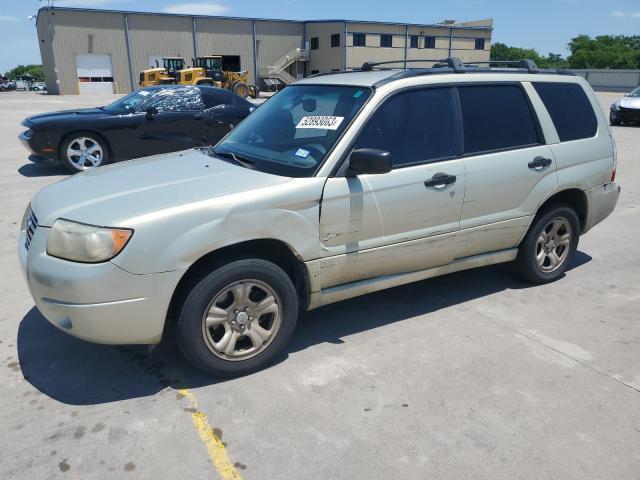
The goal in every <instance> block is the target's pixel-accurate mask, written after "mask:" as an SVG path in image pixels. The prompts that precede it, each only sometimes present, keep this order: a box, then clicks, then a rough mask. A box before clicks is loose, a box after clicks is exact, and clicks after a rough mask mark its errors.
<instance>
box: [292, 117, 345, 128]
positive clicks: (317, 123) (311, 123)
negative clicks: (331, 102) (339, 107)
mask: <svg viewBox="0 0 640 480" xmlns="http://www.w3.org/2000/svg"><path fill="white" fill-rule="evenodd" d="M343 120H344V117H334V116H330V115H313V116H311V117H302V118H301V119H300V121H299V122H298V125H296V128H322V129H325V130H336V129H337V128H338V127H339V126H340V124H341V123H342V121H343Z"/></svg>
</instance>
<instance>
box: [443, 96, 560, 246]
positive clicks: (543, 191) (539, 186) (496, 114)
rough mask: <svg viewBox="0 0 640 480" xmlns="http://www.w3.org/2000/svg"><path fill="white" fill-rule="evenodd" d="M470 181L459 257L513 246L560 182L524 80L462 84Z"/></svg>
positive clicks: (466, 163) (468, 179)
mask: <svg viewBox="0 0 640 480" xmlns="http://www.w3.org/2000/svg"><path fill="white" fill-rule="evenodd" d="M458 94H459V98H460V110H461V117H462V125H463V133H464V156H465V158H464V165H465V170H466V173H467V184H466V191H465V196H464V206H463V209H462V216H461V219H460V228H461V231H460V237H459V240H460V241H459V242H458V250H457V253H456V257H465V256H469V255H475V254H479V253H486V252H492V251H497V250H503V249H507V248H512V247H515V246H516V245H517V244H518V242H519V241H520V239H521V237H522V236H523V235H524V233H525V232H526V230H527V228H528V226H529V224H530V222H531V219H532V215H534V214H535V212H536V209H537V206H538V205H539V204H540V201H541V199H544V198H545V197H546V195H547V194H548V192H551V191H553V190H554V189H555V186H556V184H557V181H558V180H557V174H556V161H555V158H554V156H553V153H552V151H551V149H550V148H549V147H548V146H547V145H545V141H544V138H543V135H542V131H541V128H540V125H539V122H538V119H537V117H536V114H535V111H534V109H533V107H532V105H531V102H530V100H529V97H528V96H527V94H526V92H525V90H524V87H523V86H522V84H520V83H500V84H478V85H468V86H467V85H465V86H460V87H459V88H458Z"/></svg>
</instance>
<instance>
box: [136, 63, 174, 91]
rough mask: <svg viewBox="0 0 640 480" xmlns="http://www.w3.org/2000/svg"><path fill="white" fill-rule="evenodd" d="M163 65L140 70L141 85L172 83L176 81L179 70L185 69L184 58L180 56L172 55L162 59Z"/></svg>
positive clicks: (139, 83) (139, 82)
mask: <svg viewBox="0 0 640 480" xmlns="http://www.w3.org/2000/svg"><path fill="white" fill-rule="evenodd" d="M162 63H163V66H162V67H161V66H160V65H158V62H157V61H156V68H149V69H147V70H143V71H142V72H140V80H139V81H138V85H140V86H141V87H151V86H153V85H171V84H174V83H177V82H176V76H177V72H179V71H181V70H182V69H184V59H183V58H180V57H170V58H163V59H162Z"/></svg>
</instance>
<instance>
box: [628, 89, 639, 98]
mask: <svg viewBox="0 0 640 480" xmlns="http://www.w3.org/2000/svg"><path fill="white" fill-rule="evenodd" d="M627 96H628V97H640V87H638V88H636V89H635V90H633V91H632V92H631V93H629V94H628V95H627Z"/></svg>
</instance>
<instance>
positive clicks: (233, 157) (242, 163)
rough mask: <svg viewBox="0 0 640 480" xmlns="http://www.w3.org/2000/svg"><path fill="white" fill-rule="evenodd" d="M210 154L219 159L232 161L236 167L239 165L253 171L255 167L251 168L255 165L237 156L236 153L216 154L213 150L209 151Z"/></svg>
mask: <svg viewBox="0 0 640 480" xmlns="http://www.w3.org/2000/svg"><path fill="white" fill-rule="evenodd" d="M211 152H212V153H213V154H214V155H215V156H216V157H220V158H224V159H228V160H233V161H234V162H235V163H236V164H237V165H240V166H241V167H244V168H250V169H255V168H256V167H254V166H253V164H254V163H255V162H254V161H252V160H249V159H248V158H247V157H243V156H241V155H238V154H237V153H233V152H216V151H215V150H213V149H211Z"/></svg>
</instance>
